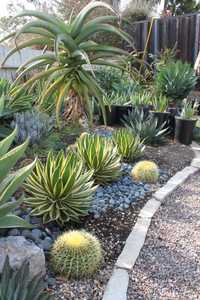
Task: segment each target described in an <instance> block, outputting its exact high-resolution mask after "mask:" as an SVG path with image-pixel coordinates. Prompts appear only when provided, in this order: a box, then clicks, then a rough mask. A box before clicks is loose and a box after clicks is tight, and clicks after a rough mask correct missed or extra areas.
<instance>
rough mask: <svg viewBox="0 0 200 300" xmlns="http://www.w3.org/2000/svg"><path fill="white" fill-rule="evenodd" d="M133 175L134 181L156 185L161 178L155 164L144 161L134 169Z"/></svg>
mask: <svg viewBox="0 0 200 300" xmlns="http://www.w3.org/2000/svg"><path fill="white" fill-rule="evenodd" d="M131 174H132V177H133V179H134V180H137V181H143V182H147V183H156V182H157V181H158V178H159V169H158V167H157V165H156V164H155V163H154V162H152V161H148V160H144V161H140V162H138V163H137V164H136V165H135V166H134V167H133V169H132V172H131Z"/></svg>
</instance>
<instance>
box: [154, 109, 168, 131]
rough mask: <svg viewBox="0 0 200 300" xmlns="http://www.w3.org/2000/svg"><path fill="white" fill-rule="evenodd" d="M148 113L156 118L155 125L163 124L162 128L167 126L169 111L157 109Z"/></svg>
mask: <svg viewBox="0 0 200 300" xmlns="http://www.w3.org/2000/svg"><path fill="white" fill-rule="evenodd" d="M150 113H151V114H152V115H153V117H154V118H156V119H157V120H158V123H157V126H158V127H161V126H163V124H165V125H164V127H163V129H165V128H168V127H169V117H170V113H169V112H158V111H150Z"/></svg>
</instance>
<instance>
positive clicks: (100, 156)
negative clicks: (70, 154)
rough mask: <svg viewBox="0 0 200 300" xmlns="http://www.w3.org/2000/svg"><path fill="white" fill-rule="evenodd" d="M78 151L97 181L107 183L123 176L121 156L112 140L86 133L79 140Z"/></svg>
mask: <svg viewBox="0 0 200 300" xmlns="http://www.w3.org/2000/svg"><path fill="white" fill-rule="evenodd" d="M77 151H78V154H79V156H80V157H81V159H82V161H83V162H84V164H85V166H86V168H87V169H88V170H90V171H92V172H93V177H94V179H95V182H96V183H98V184H107V183H109V182H112V181H114V180H117V179H118V178H119V177H120V176H121V172H120V156H119V154H118V151H117V147H114V146H113V143H112V140H110V139H108V138H105V137H101V136H98V135H90V134H85V135H84V136H82V137H81V138H79V139H78V141H77Z"/></svg>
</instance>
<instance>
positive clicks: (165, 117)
mask: <svg viewBox="0 0 200 300" xmlns="http://www.w3.org/2000/svg"><path fill="white" fill-rule="evenodd" d="M168 104H169V101H168V99H167V97H166V96H163V95H158V96H154V97H153V99H152V105H153V110H151V111H150V113H151V114H152V115H153V117H154V118H156V119H157V125H158V127H160V126H164V127H165V128H167V127H168V122H169V115H170V113H169V112H168V111H167V109H168Z"/></svg>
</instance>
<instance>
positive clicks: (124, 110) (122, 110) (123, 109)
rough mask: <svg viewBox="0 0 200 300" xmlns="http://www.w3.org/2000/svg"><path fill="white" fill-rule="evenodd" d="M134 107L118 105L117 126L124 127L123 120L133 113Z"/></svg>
mask: <svg viewBox="0 0 200 300" xmlns="http://www.w3.org/2000/svg"><path fill="white" fill-rule="evenodd" d="M133 110H134V107H133V106H131V105H126V106H125V105H116V124H118V125H123V122H122V120H123V118H124V117H125V116H128V114H129V112H132V111H133Z"/></svg>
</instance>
